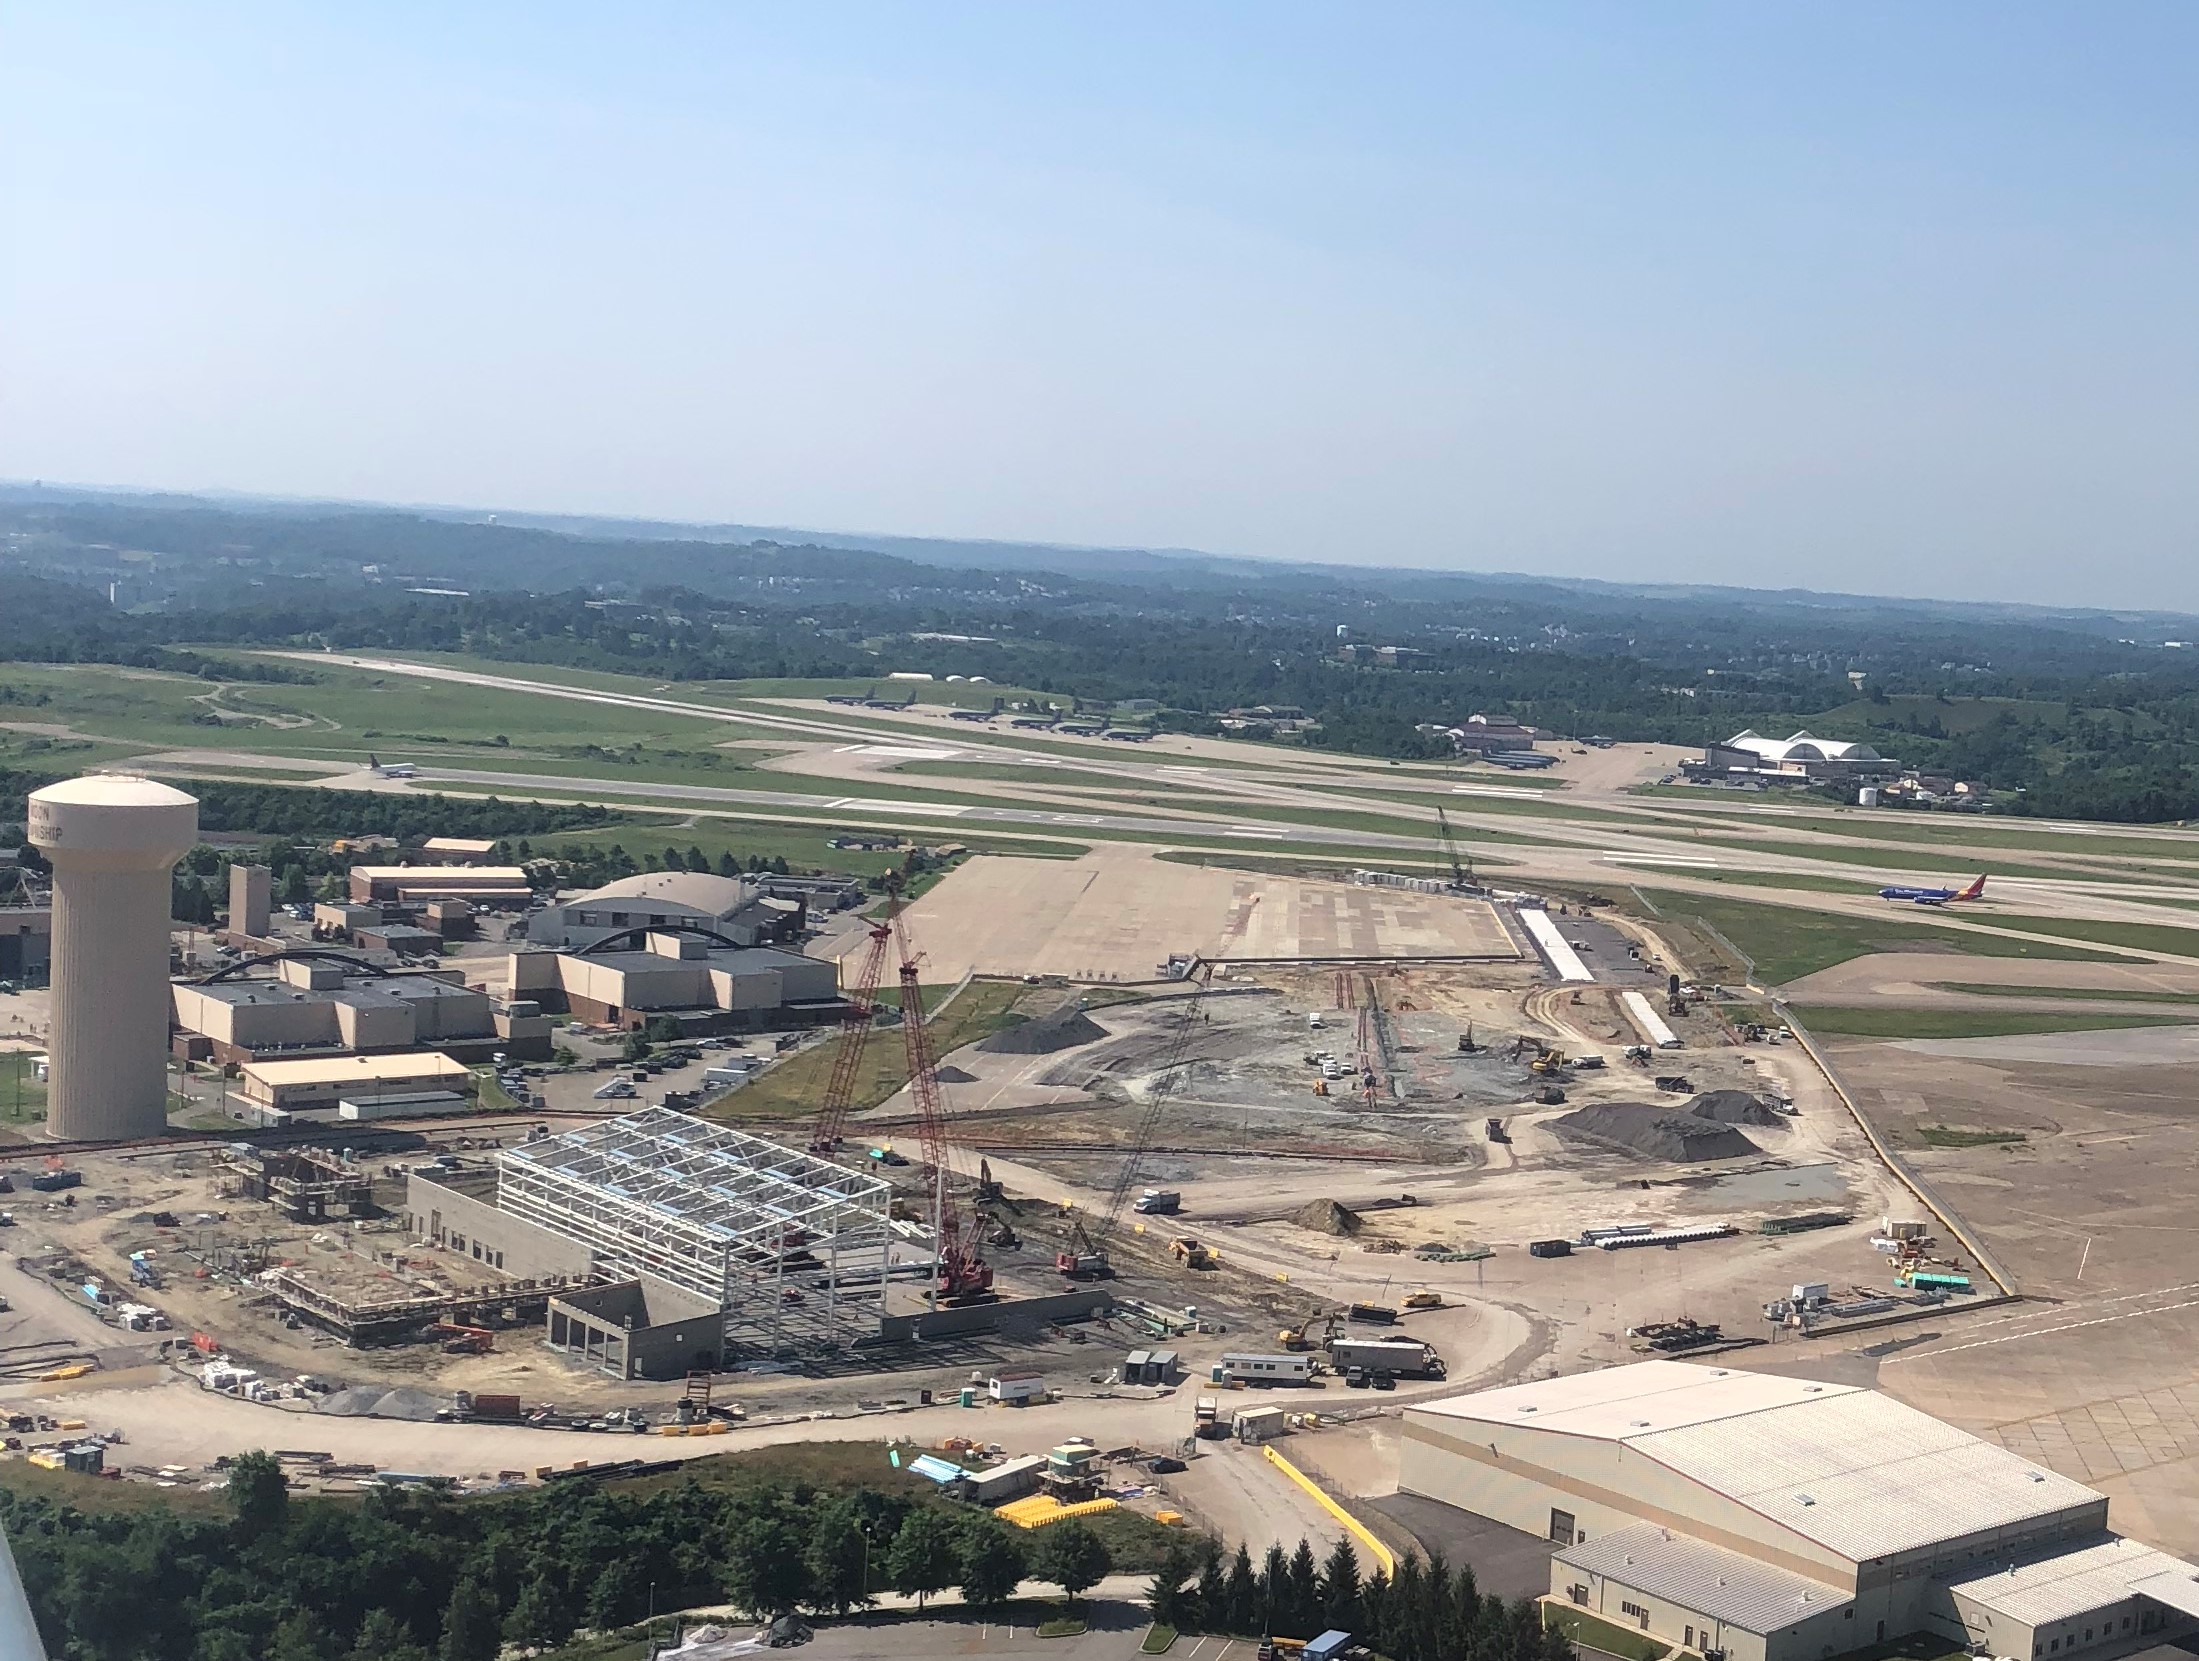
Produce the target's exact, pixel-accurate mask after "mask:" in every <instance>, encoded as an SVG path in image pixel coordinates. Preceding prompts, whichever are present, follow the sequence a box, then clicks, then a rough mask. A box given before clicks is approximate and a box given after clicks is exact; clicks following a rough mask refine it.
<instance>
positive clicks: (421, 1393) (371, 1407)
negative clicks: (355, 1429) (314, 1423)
mask: <svg viewBox="0 0 2199 1661" xmlns="http://www.w3.org/2000/svg"><path fill="white" fill-rule="evenodd" d="M451 1405H452V1402H451V1398H450V1397H448V1396H438V1395H432V1394H430V1393H429V1392H428V1391H426V1390H418V1389H415V1388H414V1387H413V1386H411V1385H409V1384H400V1385H398V1386H397V1387H396V1388H394V1389H392V1388H390V1387H389V1386H388V1385H383V1384H355V1385H353V1386H352V1387H351V1388H350V1389H348V1390H338V1391H336V1392H335V1393H334V1394H333V1395H327V1396H323V1397H322V1398H321V1399H320V1400H319V1401H317V1402H315V1403H314V1404H313V1411H314V1412H316V1413H333V1414H335V1415H336V1416H337V1417H338V1418H341V1419H410V1420H413V1421H414V1422H415V1423H419V1424H432V1423H434V1422H435V1416H436V1414H438V1413H441V1412H443V1411H444V1410H445V1409H447V1408H449V1407H450V1406H451Z"/></svg>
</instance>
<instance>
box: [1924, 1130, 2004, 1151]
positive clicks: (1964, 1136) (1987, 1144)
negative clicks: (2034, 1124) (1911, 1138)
mask: <svg viewBox="0 0 2199 1661" xmlns="http://www.w3.org/2000/svg"><path fill="white" fill-rule="evenodd" d="M1915 1134H1916V1139H1917V1141H1919V1142H1921V1143H1922V1144H1923V1145H1924V1146H1925V1147H1927V1148H2006V1147H2013V1146H2015V1145H2016V1144H2017V1143H2020V1142H2024V1141H2027V1140H2028V1138H2027V1137H2026V1136H2025V1135H2024V1134H2023V1132H2022V1131H2020V1130H1964V1129H1963V1128H1962V1127H1960V1126H1959V1125H1919V1126H1917V1127H1916V1132H1915Z"/></svg>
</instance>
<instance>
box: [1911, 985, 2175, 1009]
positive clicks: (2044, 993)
mask: <svg viewBox="0 0 2199 1661" xmlns="http://www.w3.org/2000/svg"><path fill="white" fill-rule="evenodd" d="M1932 984H1933V986H1934V987H1935V988H1936V989H1937V990H1939V991H1941V992H1965V993H1968V994H1969V995H1970V996H1971V997H1973V998H2083V999H2086V1000H2088V1001H2102V1002H2109V1003H2128V1004H2192V1005H2199V993H2195V992H2150V991H2149V992H2125V991H2118V990H2117V989H2116V988H2114V987H2112V986H2008V985H2004V984H1998V983H1995V982H1990V981H1969V980H1942V981H1934V982H1933V983H1932Z"/></svg>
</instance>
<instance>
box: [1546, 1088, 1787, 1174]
mask: <svg viewBox="0 0 2199 1661" xmlns="http://www.w3.org/2000/svg"><path fill="white" fill-rule="evenodd" d="M1550 1128H1551V1129H1552V1130H1554V1131H1556V1132H1557V1133H1558V1134H1559V1135H1560V1136H1567V1137H1574V1138H1577V1139H1579V1140H1581V1141H1586V1142H1593V1143H1596V1144H1597V1145H1599V1146H1601V1147H1605V1148H1612V1149H1616V1150H1617V1151H1619V1152H1621V1153H1630V1154H1634V1155H1637V1156H1638V1157H1640V1158H1642V1159H1654V1160H1656V1161H1658V1162H1659V1163H1661V1164H1668V1165H1677V1164H1693V1163H1694V1162H1696V1161H1698V1160H1704V1159H1746V1158H1749V1157H1750V1156H1752V1155H1754V1154H1757V1153H1761V1152H1762V1151H1763V1150H1762V1149H1760V1148H1758V1147H1757V1145H1756V1144H1755V1143H1754V1142H1751V1141H1750V1140H1749V1139H1748V1138H1747V1137H1746V1136H1743V1135H1742V1134H1741V1133H1740V1132H1739V1131H1738V1130H1736V1129H1734V1128H1733V1126H1731V1125H1726V1124H1719V1123H1717V1122H1716V1121H1714V1120H1710V1119H1698V1118H1697V1117H1696V1116H1695V1115H1694V1114H1692V1113H1678V1112H1674V1111H1673V1110H1672V1109H1671V1108H1667V1107H1659V1106H1657V1105H1656V1104H1654V1103H1652V1102H1598V1103H1597V1104H1595V1105H1594V1106H1592V1107H1582V1108H1576V1109H1574V1110H1573V1111H1572V1112H1571V1113H1568V1114H1566V1115H1565V1117H1564V1118H1562V1119H1559V1120H1556V1121H1555V1122H1554V1123H1553V1124H1552V1125H1551V1127H1550Z"/></svg>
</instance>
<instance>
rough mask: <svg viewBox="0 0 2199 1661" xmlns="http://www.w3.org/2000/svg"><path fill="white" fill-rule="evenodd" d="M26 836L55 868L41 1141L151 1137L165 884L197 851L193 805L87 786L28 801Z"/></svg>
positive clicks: (161, 1083) (158, 1104) (157, 1124)
mask: <svg viewBox="0 0 2199 1661" xmlns="http://www.w3.org/2000/svg"><path fill="white" fill-rule="evenodd" d="M29 828H30V839H31V842H32V844H33V845H34V846H35V847H37V849H38V850H39V852H41V853H42V854H44V855H45V856H46V858H47V859H48V860H49V861H50V862H51V863H52V865H53V968H52V973H51V984H52V989H53V992H52V996H53V1030H52V1032H51V1034H50V1035H49V1038H48V1041H47V1046H46V1047H47V1050H48V1051H49V1053H50V1054H51V1055H52V1057H53V1067H52V1071H51V1074H50V1077H49V1079H48V1084H47V1093H46V1102H47V1107H46V1132H47V1134H48V1135H50V1136H56V1137H62V1138H65V1139H68V1140H84V1141H102V1142H104V1141H117V1142H119V1141H123V1140H125V1139H127V1138H130V1137H134V1136H158V1135H159V1134H160V1133H161V1132H162V1131H163V1130H165V1129H166V1128H167V1125H168V1008H169V996H168V910H169V873H170V872H171V871H172V870H174V869H175V863H176V861H177V860H179V859H181V858H182V857H183V856H184V855H185V854H187V853H189V852H190V851H191V848H192V845H193V844H194V843H196V842H197V841H198V837H199V804H198V799H197V798H196V797H195V796H186V795H185V794H184V793H183V792H182V791H180V790H172V789H170V788H169V787H168V786H167V785H165V784H155V783H154V782H153V781H152V780H151V779H135V778H123V777H118V776H112V775H104V774H95V775H93V776H91V777H87V778H81V779H69V780H66V781H64V782H63V783H61V784H50V785H48V786H47V787H46V788H45V789H43V790H34V791H33V792H31V798H30V827H29Z"/></svg>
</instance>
